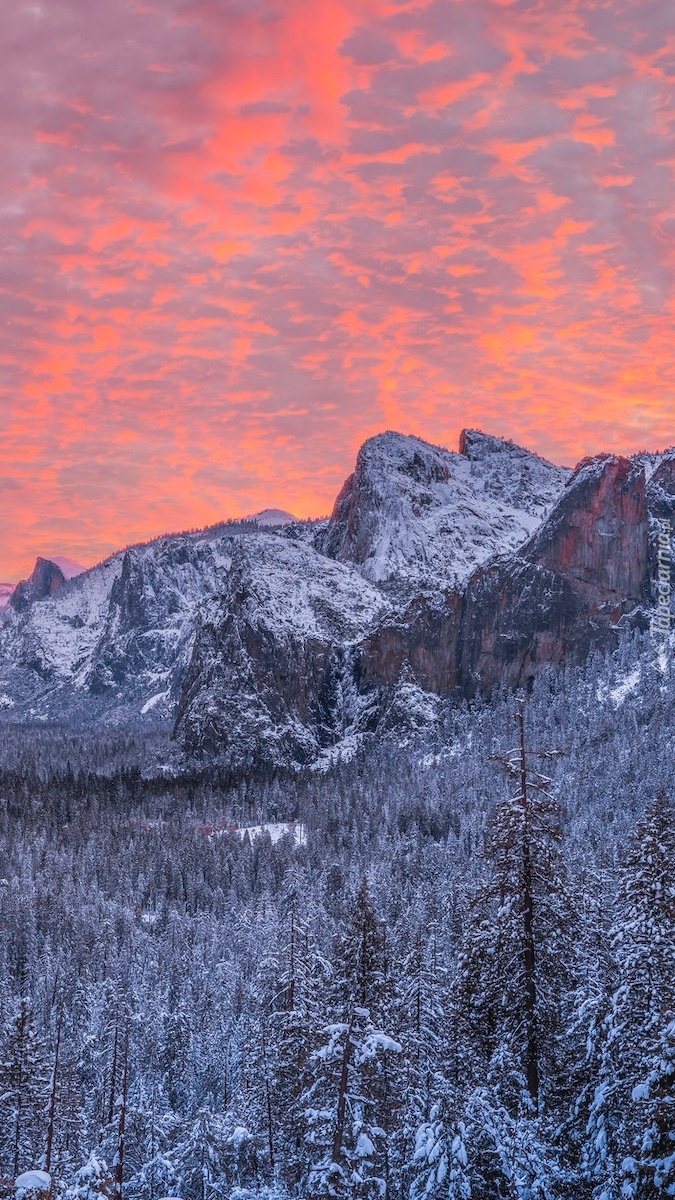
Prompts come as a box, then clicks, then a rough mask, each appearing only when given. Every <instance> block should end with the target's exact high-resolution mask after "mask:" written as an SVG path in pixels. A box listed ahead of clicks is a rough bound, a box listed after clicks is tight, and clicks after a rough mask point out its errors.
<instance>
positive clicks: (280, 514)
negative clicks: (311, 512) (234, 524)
mask: <svg viewBox="0 0 675 1200" xmlns="http://www.w3.org/2000/svg"><path fill="white" fill-rule="evenodd" d="M241 519H242V521H250V522H251V523H252V524H253V525H262V526H263V527H265V526H270V527H272V528H278V527H279V526H281V525H293V524H295V522H296V521H297V519H298V518H297V517H294V516H293V513H289V512H286V511H285V509H283V508H263V509H262V511H261V512H257V513H251V514H250V515H249V516H248V517H242V518H241Z"/></svg>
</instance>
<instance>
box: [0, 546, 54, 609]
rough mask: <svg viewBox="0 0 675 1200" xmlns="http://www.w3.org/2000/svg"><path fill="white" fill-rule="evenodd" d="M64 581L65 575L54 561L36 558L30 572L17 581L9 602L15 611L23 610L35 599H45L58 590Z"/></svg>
mask: <svg viewBox="0 0 675 1200" xmlns="http://www.w3.org/2000/svg"><path fill="white" fill-rule="evenodd" d="M65 582H66V578H65V575H64V574H63V571H62V570H61V568H60V567H58V566H57V565H56V563H54V562H52V561H51V559H48V558H37V559H36V560H35V566H34V567H33V572H32V574H31V575H30V576H29V578H28V579H22V580H21V582H20V583H17V585H16V587H15V589H14V592H13V593H12V597H11V599H10V601H9V603H10V604H11V606H12V608H13V609H14V610H15V612H25V610H26V609H27V608H30V606H31V604H34V603H35V601H36V600H46V599H47V597H48V596H53V595H54V593H55V592H58V591H60V590H61V588H62V587H63V585H64V583H65Z"/></svg>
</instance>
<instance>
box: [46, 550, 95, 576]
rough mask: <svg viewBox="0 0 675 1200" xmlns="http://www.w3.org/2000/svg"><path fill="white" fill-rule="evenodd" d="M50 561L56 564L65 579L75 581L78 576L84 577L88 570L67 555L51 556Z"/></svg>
mask: <svg viewBox="0 0 675 1200" xmlns="http://www.w3.org/2000/svg"><path fill="white" fill-rule="evenodd" d="M49 560H50V562H53V563H56V565H57V567H59V569H60V570H61V571H62V572H63V577H64V579H74V578H75V576H76V575H82V574H83V572H84V571H86V569H87V568H86V567H83V566H82V563H79V562H76V560H75V559H74V558H68V557H67V556H66V555H65V554H50V555H49Z"/></svg>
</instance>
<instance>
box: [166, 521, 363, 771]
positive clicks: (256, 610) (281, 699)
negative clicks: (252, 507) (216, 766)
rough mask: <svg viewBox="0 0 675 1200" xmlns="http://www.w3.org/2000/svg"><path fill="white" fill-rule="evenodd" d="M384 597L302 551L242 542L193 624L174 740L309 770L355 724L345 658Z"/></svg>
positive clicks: (235, 757) (236, 759)
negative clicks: (308, 764) (308, 765)
mask: <svg viewBox="0 0 675 1200" xmlns="http://www.w3.org/2000/svg"><path fill="white" fill-rule="evenodd" d="M384 610H385V602H384V599H383V597H382V596H381V594H380V593H379V592H378V591H376V590H375V589H374V588H371V587H369V586H368V584H366V583H365V582H364V581H363V580H362V579H359V577H358V576H356V575H355V574H354V573H353V572H351V571H349V570H348V569H347V568H346V567H343V566H341V565H340V564H338V563H332V562H329V561H327V560H325V559H323V560H322V559H320V558H319V556H318V555H317V554H316V553H315V552H313V551H312V550H310V549H308V548H307V547H305V546H302V545H300V546H298V545H295V544H293V543H289V542H286V541H283V540H282V539H273V538H260V539H258V538H248V539H246V541H245V542H242V543H241V545H240V546H239V547H238V548H237V550H236V551H235V553H234V557H233V563H232V569H231V571H230V572H229V574H228V577H227V581H226V585H225V588H224V591H223V594H222V595H221V596H219V597H217V598H214V599H213V600H211V601H209V602H208V603H207V604H206V605H205V607H204V609H203V610H202V615H201V618H200V623H199V628H198V630H197V636H196V639H195V645H194V650H193V653H192V658H191V661H190V666H189V669H188V671H187V674H186V676H185V680H184V682H183V687H182V692H181V698H180V703H179V706H178V711H177V715H176V725H175V732H176V736H177V737H178V738H179V739H180V741H181V743H182V744H183V745H184V746H186V747H187V748H188V749H189V750H190V751H191V752H193V753H195V752H197V753H205V754H218V755H225V756H227V757H228V758H229V759H230V761H231V762H233V763H234V764H237V765H239V766H246V765H250V764H251V763H253V762H254V761H256V760H257V761H266V760H269V757H270V754H271V755H272V757H273V759H274V760H275V761H277V762H300V763H302V762H307V761H310V760H312V759H314V758H316V756H317V754H318V753H319V751H320V750H321V749H322V748H324V747H326V746H330V745H333V744H334V743H335V742H337V741H338V740H339V739H340V737H341V736H342V735H343V734H344V732H345V729H346V727H347V726H348V725H350V724H352V723H353V721H354V720H355V719H356V715H357V714H356V707H357V700H358V698H357V696H356V691H355V689H354V687H353V683H352V678H351V670H350V667H349V660H350V655H351V653H352V648H353V647H354V645H355V644H356V642H357V641H358V640H359V639H360V638H362V637H363V634H364V632H365V631H366V630H367V629H368V628H369V627H371V626H372V625H374V623H375V621H376V620H377V619H378V618H379V617H381V615H382V614H383V613H384Z"/></svg>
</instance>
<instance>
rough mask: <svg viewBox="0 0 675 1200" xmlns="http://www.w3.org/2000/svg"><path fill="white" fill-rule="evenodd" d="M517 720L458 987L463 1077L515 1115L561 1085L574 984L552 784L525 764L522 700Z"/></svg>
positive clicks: (550, 1098)
mask: <svg viewBox="0 0 675 1200" xmlns="http://www.w3.org/2000/svg"><path fill="white" fill-rule="evenodd" d="M518 718H519V732H520V745H519V747H518V749H517V752H516V753H515V754H514V755H513V756H509V758H508V759H507V765H508V766H509V767H510V769H511V771H512V773H513V774H514V775H515V777H516V780H517V788H516V790H515V792H514V794H513V795H512V796H510V797H508V798H507V799H505V800H503V801H501V803H499V804H498V806H497V809H496V812H495V814H494V817H493V822H492V830H491V836H490V840H489V844H488V850H487V855H486V858H487V863H488V868H489V876H488V879H487V881H486V883H485V884H484V885H483V886H482V887H481V888H480V889H479V890H478V891H477V893H476V896H475V898H474V901H473V904H472V912H471V920H470V925H469V929H468V932H467V936H466V939H465V943H464V946H463V950H462V954H461V959H460V966H459V979H458V989H457V1003H458V1019H459V1021H460V1024H461V1026H462V1030H463V1038H462V1040H463V1042H464V1045H465V1050H464V1054H463V1059H464V1061H463V1063H462V1065H461V1071H462V1074H463V1076H464V1079H465V1080H469V1079H471V1078H473V1079H474V1080H475V1081H476V1082H477V1083H479V1084H480V1083H482V1082H488V1083H490V1084H491V1085H493V1086H494V1087H495V1088H496V1091H497V1094H498V1096H499V1099H500V1103H504V1104H506V1105H507V1107H508V1108H510V1110H511V1111H512V1112H513V1113H514V1114H515V1113H517V1112H518V1111H520V1110H521V1109H525V1110H527V1111H530V1112H532V1113H536V1112H537V1111H538V1109H539V1107H540V1104H541V1102H543V1101H545V1102H546V1103H548V1104H550V1103H553V1102H555V1101H556V1099H558V1098H559V1095H560V1093H561V1092H563V1091H564V1090H565V1087H566V1078H565V1077H566V1062H565V1057H566V1056H565V1047H564V1043H563V1033H564V1030H565V1028H566V1023H567V1021H568V1019H569V1016H570V1012H571V1006H572V996H573V989H574V983H575V977H574V960H575V943H574V936H573V935H574V926H575V918H574V906H573V904H572V899H571V894H570V890H569V886H568V883H567V871H566V864H565V860H564V857H563V854H562V833H561V827H560V809H559V806H558V804H557V802H556V800H555V798H554V796H553V794H552V791H551V786H550V783H551V781H550V780H549V779H547V778H546V777H544V776H542V775H541V774H539V773H537V772H534V771H532V770H530V768H529V766H528V762H527V755H528V751H527V748H526V745H525V728H524V706H522V705H521V707H520V709H519V714H518ZM460 1036H461V1035H460Z"/></svg>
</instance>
